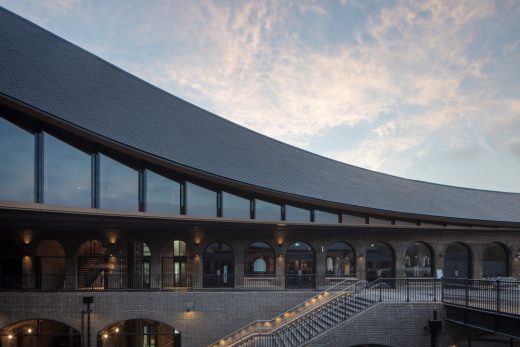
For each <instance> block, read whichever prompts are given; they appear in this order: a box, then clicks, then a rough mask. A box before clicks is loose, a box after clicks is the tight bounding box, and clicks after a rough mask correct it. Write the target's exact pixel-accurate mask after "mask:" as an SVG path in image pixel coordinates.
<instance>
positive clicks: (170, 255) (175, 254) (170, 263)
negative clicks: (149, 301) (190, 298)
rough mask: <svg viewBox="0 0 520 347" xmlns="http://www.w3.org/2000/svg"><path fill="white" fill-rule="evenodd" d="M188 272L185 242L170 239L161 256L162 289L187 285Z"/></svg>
mask: <svg viewBox="0 0 520 347" xmlns="http://www.w3.org/2000/svg"><path fill="white" fill-rule="evenodd" d="M189 272H190V271H189V269H188V257H187V249H186V242H184V241H181V240H174V241H172V242H171V243H169V244H168V246H167V248H166V250H165V251H164V252H163V256H162V287H163V289H173V288H179V287H188V277H189V276H188V273H189Z"/></svg>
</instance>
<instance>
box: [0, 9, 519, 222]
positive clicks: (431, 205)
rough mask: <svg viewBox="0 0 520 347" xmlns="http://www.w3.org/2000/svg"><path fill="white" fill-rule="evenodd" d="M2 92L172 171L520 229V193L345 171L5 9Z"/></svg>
mask: <svg viewBox="0 0 520 347" xmlns="http://www.w3.org/2000/svg"><path fill="white" fill-rule="evenodd" d="M0 93H2V94H4V95H6V96H8V97H10V98H13V99H16V100H19V101H21V102H23V103H26V104H29V105H31V106H32V107H35V108H37V109H40V110H42V111H44V112H47V113H49V114H52V115H53V116H55V117H57V118H59V119H62V120H63V121H66V122H69V123H72V124H75V125H76V126H79V127H81V128H83V129H85V130H88V131H90V132H92V133H95V134H98V135H100V136H103V137H106V138H109V139H112V140H114V141H117V142H119V143H121V144H123V145H126V146H128V147H132V148H135V149H139V150H141V151H144V152H147V153H149V154H152V155H155V156H158V157H161V158H163V159H166V160H169V161H171V162H174V163H177V164H180V165H184V166H187V167H190V168H193V169H197V170H201V171H204V172H208V173H211V174H214V175H217V176H221V177H225V178H228V179H232V180H235V181H239V182H242V183H246V184H250V185H254V186H258V187H262V188H266V189H270V190H275V191H279V192H283V193H289V194H295V195H299V196H304V197H308V198H313V199H320V200H325V201H331V202H336V203H341V204H347V205H354V206H360V207H367V208H374V209H379V210H388V211H396V212H402V213H411V214H421V215H429V216H440V217H453V218H464V219H476V220H491V221H504V222H520V194H518V193H502V192H492V191H482V190H474V189H466V188H458V187H451V186H445V185H439V184H433V183H427V182H420V181H414V180H409V179H404V178H399V177H395V176H390V175H386V174H382V173H378V172H374V171H370V170H365V169H361V168H358V167H355V166H352V165H347V164H344V163H341V162H338V161H335V160H331V159H328V158H324V157H321V156H319V155H316V154H313V153H309V152H307V151H304V150H301V149H298V148H295V147H293V146H290V145H287V144H284V143H281V142H279V141H276V140H273V139H271V138H268V137H266V136H263V135H261V134H258V133H255V132H253V131H251V130H248V129H246V128H244V127H241V126H239V125H237V124H234V123H232V122H229V121H227V120H225V119H223V118H220V117H218V116H216V115H214V114H211V113H209V112H207V111H205V110H203V109H201V108H199V107H196V106H194V105H191V104H189V103H187V102H185V101H183V100H181V99H179V98H177V97H175V96H173V95H171V94H169V93H167V92H165V91H163V90H160V89H158V88H156V87H154V86H152V85H150V84H148V83H146V82H144V81H142V80H140V79H138V78H136V77H135V76H133V75H131V74H129V73H126V72H125V71H122V70H121V69H119V68H117V67H115V66H113V65H111V64H109V63H107V62H106V61H104V60H102V59H100V58H98V57H96V56H94V55H92V54H91V53H89V52H87V51H85V50H83V49H81V48H79V47H77V46H75V45H73V44H71V43H69V42H67V41H65V40H64V39H62V38H60V37H57V36H56V35H53V34H51V33H49V32H48V31H46V30H44V29H42V28H40V27H38V26H36V25H35V24H33V23H31V22H29V21H27V20H25V19H23V18H21V17H19V16H17V15H15V14H13V13H11V12H9V11H7V10H5V9H2V8H1V7H0Z"/></svg>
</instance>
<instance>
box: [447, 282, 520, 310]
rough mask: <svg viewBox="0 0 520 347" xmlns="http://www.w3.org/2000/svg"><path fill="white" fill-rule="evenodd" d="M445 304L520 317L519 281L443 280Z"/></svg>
mask: <svg viewBox="0 0 520 347" xmlns="http://www.w3.org/2000/svg"><path fill="white" fill-rule="evenodd" d="M442 301H443V302H444V303H446V304H451V305H458V306H464V307H469V308H476V309H481V310H487V311H493V312H499V313H505V314H509V315H520V281H511V280H502V279H497V280H474V279H467V278H443V279H442Z"/></svg>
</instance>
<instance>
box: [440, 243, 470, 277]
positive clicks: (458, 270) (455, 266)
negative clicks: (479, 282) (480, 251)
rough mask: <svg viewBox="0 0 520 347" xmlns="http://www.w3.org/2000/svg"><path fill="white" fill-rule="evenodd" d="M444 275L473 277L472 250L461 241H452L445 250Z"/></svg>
mask: <svg viewBox="0 0 520 347" xmlns="http://www.w3.org/2000/svg"><path fill="white" fill-rule="evenodd" d="M444 277H459V278H470V277H471V252H470V249H469V247H468V246H467V245H465V244H463V243H461V242H454V243H450V244H449V245H448V247H447V248H446V251H445V252H444Z"/></svg>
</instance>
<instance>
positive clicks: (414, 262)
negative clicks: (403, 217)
mask: <svg viewBox="0 0 520 347" xmlns="http://www.w3.org/2000/svg"><path fill="white" fill-rule="evenodd" d="M433 259H434V258H433V252H432V250H431V248H430V246H428V245H427V244H426V243H424V242H414V243H412V244H411V245H410V246H409V247H408V248H407V249H406V253H405V256H404V269H405V270H404V271H405V275H406V277H433Z"/></svg>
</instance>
